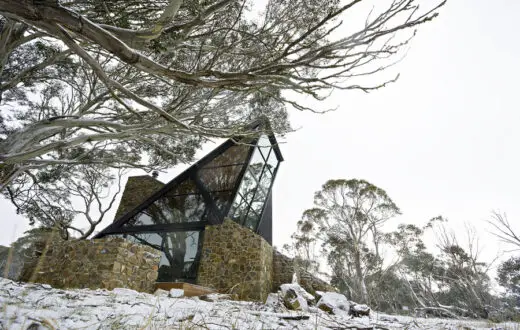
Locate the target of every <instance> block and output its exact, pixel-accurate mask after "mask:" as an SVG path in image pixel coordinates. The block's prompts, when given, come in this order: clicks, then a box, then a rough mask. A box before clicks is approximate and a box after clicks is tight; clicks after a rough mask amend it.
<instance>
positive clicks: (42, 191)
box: [6, 165, 124, 239]
mask: <svg viewBox="0 0 520 330" xmlns="http://www.w3.org/2000/svg"><path fill="white" fill-rule="evenodd" d="M123 174H124V172H123V171H122V170H118V171H116V172H115V173H113V171H109V170H107V169H106V168H105V167H104V166H98V165H79V166H76V167H74V168H71V167H70V166H67V165H64V166H56V167H52V168H50V169H49V170H47V171H38V172H37V173H36V174H35V175H31V176H29V177H20V178H18V179H17V180H18V182H17V185H15V186H13V188H11V187H7V188H6V190H7V195H8V196H9V198H10V200H11V202H12V203H13V204H14V205H15V206H16V208H17V212H18V213H19V214H22V215H24V216H25V217H27V218H28V219H29V221H30V224H31V225H34V224H36V223H38V224H39V225H41V226H43V227H46V228H56V229H58V230H59V232H60V234H61V237H62V238H63V239H68V238H69V237H75V238H78V239H86V238H88V237H89V236H90V235H91V234H92V233H93V232H94V230H95V229H96V227H97V226H98V225H99V224H100V223H101V221H103V219H105V216H106V214H107V212H108V211H109V210H110V209H111V208H112V207H113V206H114V202H115V200H116V198H117V196H118V195H119V193H120V192H121V188H122V187H121V179H122V175H123ZM22 179H24V180H23V181H22ZM114 187H115V188H114Z"/></svg>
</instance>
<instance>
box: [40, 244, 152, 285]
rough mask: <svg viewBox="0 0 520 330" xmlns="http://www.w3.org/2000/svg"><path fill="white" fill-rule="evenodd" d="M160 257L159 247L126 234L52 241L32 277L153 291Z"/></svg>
mask: <svg viewBox="0 0 520 330" xmlns="http://www.w3.org/2000/svg"><path fill="white" fill-rule="evenodd" d="M160 258H161V252H160V251H158V250H155V249H153V248H151V247H148V246H144V245H141V244H134V243H131V242H129V241H127V240H125V239H123V238H115V237H107V238H102V239H96V240H80V241H78V240H75V241H51V242H49V244H48V248H47V251H46V253H45V254H44V255H43V256H41V257H40V258H39V260H38V263H37V265H36V266H33V267H35V269H33V270H32V273H33V275H32V276H31V277H32V281H34V282H37V283H47V284H50V285H52V286H53V287H56V288H91V289H97V288H103V289H108V290H111V289H113V288H116V287H119V288H121V287H124V288H129V289H134V290H137V291H142V292H153V289H154V284H155V280H156V279H157V269H158V264H159V260H160Z"/></svg>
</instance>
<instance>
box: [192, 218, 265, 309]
mask: <svg viewBox="0 0 520 330" xmlns="http://www.w3.org/2000/svg"><path fill="white" fill-rule="evenodd" d="M272 266H273V248H272V247H271V245H269V243H267V241H265V240H264V239H263V238H262V237H261V236H259V235H257V234H255V233H253V232H252V231H251V230H249V229H248V228H245V227H243V226H240V225H239V224H237V223H235V222H233V221H231V220H227V219H226V220H224V223H223V224H222V225H216V226H207V227H206V232H205V233H204V243H203V246H202V255H201V261H200V266H199V271H198V276H197V284H199V285H202V286H207V287H210V288H214V289H216V290H218V291H220V292H223V293H236V294H237V295H238V297H239V299H242V300H252V301H265V300H266V299H267V295H268V294H269V292H271V287H272Z"/></svg>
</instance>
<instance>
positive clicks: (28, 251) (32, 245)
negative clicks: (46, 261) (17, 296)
mask: <svg viewBox="0 0 520 330" xmlns="http://www.w3.org/2000/svg"><path fill="white" fill-rule="evenodd" d="M52 233H53V230H52V229H51V228H47V227H35V228H32V229H30V230H28V231H26V232H25V233H24V235H23V236H21V237H20V238H18V239H17V240H16V241H14V242H13V243H11V246H10V247H9V248H7V247H2V249H0V276H3V277H6V278H9V279H12V280H21V279H22V278H24V279H26V280H27V279H29V278H30V277H31V275H32V274H29V272H30V270H31V269H33V267H31V266H29V267H27V266H28V265H30V264H32V263H34V262H35V258H34V257H35V256H36V255H38V254H39V253H41V251H42V249H43V247H44V246H45V244H46V241H47V240H49V239H53V234H52Z"/></svg>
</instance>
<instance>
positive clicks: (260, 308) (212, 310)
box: [0, 279, 520, 329]
mask: <svg viewBox="0 0 520 330" xmlns="http://www.w3.org/2000/svg"><path fill="white" fill-rule="evenodd" d="M178 293H179V292H170V293H169V294H168V293H167V292H163V294H161V295H151V294H146V293H138V292H136V291H133V290H129V289H114V290H113V291H106V290H87V289H81V290H60V289H54V288H51V287H50V286H48V285H41V284H24V283H16V282H13V281H10V280H7V279H0V304H1V306H2V310H3V312H2V313H0V328H1V329H80V328H81V329H490V328H494V329H518V328H519V327H520V325H519V324H512V323H510V324H500V325H495V324H492V323H489V322H487V321H473V320H446V319H435V318H431V319H423V318H413V317H407V316H391V315H385V314H379V313H377V312H372V313H371V315H370V317H359V318H352V317H351V316H349V315H348V314H347V313H341V312H337V313H336V314H337V315H330V314H327V313H326V312H324V311H322V310H320V309H318V308H315V307H314V308H310V310H309V312H307V313H303V312H290V311H287V310H285V309H284V308H283V307H282V306H280V305H279V304H276V303H270V304H260V303H252V302H243V301H229V300H222V301H214V302H209V301H203V300H201V299H199V298H185V297H180V298H173V297H171V296H172V295H174V296H175V295H177V294H178ZM181 293H182V292H181Z"/></svg>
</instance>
